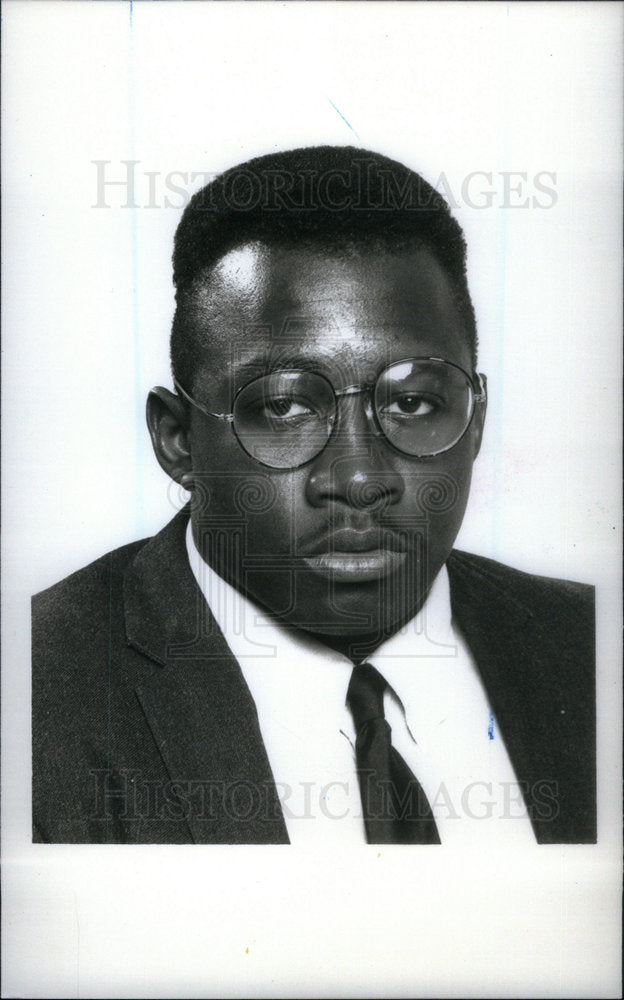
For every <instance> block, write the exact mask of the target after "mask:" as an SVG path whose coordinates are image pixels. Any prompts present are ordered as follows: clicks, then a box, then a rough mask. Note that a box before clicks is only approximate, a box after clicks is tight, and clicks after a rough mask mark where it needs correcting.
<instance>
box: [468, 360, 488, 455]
mask: <svg viewBox="0 0 624 1000" xmlns="http://www.w3.org/2000/svg"><path fill="white" fill-rule="evenodd" d="M481 381H482V383H483V399H482V400H478V401H477V402H476V403H475V411H474V414H473V417H472V427H471V431H472V441H473V448H474V455H473V461H474V460H475V458H476V457H477V455H478V454H479V452H480V450H481V442H482V440H483V428H484V426H485V414H486V411H487V382H486V378H485V375H481Z"/></svg>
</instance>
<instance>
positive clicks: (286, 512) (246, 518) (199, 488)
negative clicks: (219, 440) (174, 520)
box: [193, 448, 309, 557]
mask: <svg viewBox="0 0 624 1000" xmlns="http://www.w3.org/2000/svg"><path fill="white" fill-rule="evenodd" d="M228 452H229V449H227V450H223V451H221V452H219V451H218V450H217V449H215V450H214V451H211V454H210V459H209V460H210V468H209V471H199V470H198V471H194V479H195V490H194V497H193V507H194V519H195V521H196V523H197V524H198V525H199V524H201V526H202V528H203V530H204V531H215V530H217V531H218V532H219V534H220V535H224V536H225V535H227V536H229V537H230V539H231V541H232V544H233V545H235V546H236V547H237V548H238V549H239V552H240V553H241V555H244V556H252V557H253V556H256V557H257V556H275V555H279V556H287V555H294V554H295V552H296V537H297V535H300V534H301V533H302V531H305V530H306V525H307V523H308V516H309V508H308V505H307V504H306V502H305V482H304V481H303V480H302V477H301V475H299V474H298V473H297V472H296V471H295V472H288V473H283V472H282V473H278V472H276V471H274V470H272V469H269V468H264V467H263V466H261V465H258V463H256V462H252V461H251V460H249V464H248V463H247V461H246V459H245V455H244V454H243V453H242V452H241V449H240V448H238V454H237V453H233V454H228ZM241 456H242V457H241ZM198 465H199V469H203V470H206V468H207V465H208V461H207V459H206V457H205V458H204V461H203V462H202V463H201V464H200V463H198ZM234 539H236V541H234Z"/></svg>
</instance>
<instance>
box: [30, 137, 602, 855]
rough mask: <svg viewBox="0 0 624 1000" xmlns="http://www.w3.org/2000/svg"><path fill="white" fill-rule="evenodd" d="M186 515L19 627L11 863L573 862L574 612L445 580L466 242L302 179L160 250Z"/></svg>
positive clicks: (522, 593) (487, 582)
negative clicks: (466, 851)
mask: <svg viewBox="0 0 624 1000" xmlns="http://www.w3.org/2000/svg"><path fill="white" fill-rule="evenodd" d="M173 261H174V281H175V285H176V303H177V305H176V314H175V318H174V323H173V331H172V339H171V359H172V369H173V376H174V385H175V392H171V391H169V390H168V389H165V388H156V389H154V390H153V391H152V392H151V393H150V395H149V399H148V403H147V419H148V426H149V431H150V435H151V438H152V443H153V446H154V451H155V454H156V457H157V459H158V461H159V463H160V465H161V466H162V468H163V469H164V470H165V472H166V473H167V474H168V475H169V476H170V477H171V478H172V479H173V480H175V481H176V482H177V483H179V484H180V485H181V486H183V487H184V488H185V489H187V490H188V491H190V494H191V501H190V505H189V507H188V508H185V509H184V510H182V511H181V512H179V513H178V515H177V516H176V517H175V518H174V519H173V521H172V522H171V523H170V524H169V525H168V526H167V527H165V528H164V530H163V531H162V532H161V533H160V534H159V535H157V536H156V537H155V538H153V539H150V540H148V541H144V542H138V543H135V544H132V545H129V546H125V547H124V548H122V549H119V550H117V551H115V552H112V553H109V554H108V555H106V556H104V557H103V558H102V559H100V560H98V561H97V562H95V563H93V564H92V565H91V566H89V567H87V568H86V569H84V570H81V571H80V572H78V573H76V574H74V575H73V576H71V577H69V578H68V579H67V580H64V581H62V582H61V583H59V584H57V585H56V586H55V587H52V588H51V589H50V590H48V591H46V592H45V593H43V594H40V595H38V597H36V598H35V600H34V638H33V659H34V687H33V715H34V732H33V738H34V743H33V747H34V750H33V753H34V762H33V802H34V805H33V813H34V815H33V824H34V839H35V840H42V841H52V842H124V843H152V842H153V843H193V842H194V843H288V842H289V841H290V842H293V843H305V842H310V841H317V842H318V841H322V842H327V841H328V840H333V841H336V842H338V843H366V842H369V843H406V844H407V843H409V844H439V843H447V842H451V841H453V840H461V841H463V842H469V841H475V840H476V841H477V842H480V843H483V844H487V843H493V842H499V843H500V842H503V843H505V844H509V845H513V844H521V843H535V841H538V842H540V843H560V842H593V841H594V840H595V837H596V815H595V731H594V730H595V711H594V704H595V699H594V659H593V657H594V640H593V597H592V591H591V588H588V587H586V586H583V585H580V584H574V583H568V582H564V581H555V580H549V579H544V578H538V577H532V576H529V575H527V574H524V573H520V572H518V571H516V570H513V569H510V568H508V567H504V566H501V565H500V564H498V563H495V562H492V561H491V560H487V559H483V558H480V557H477V556H471V555H467V554H465V553H460V552H453V543H454V540H455V537H456V535H457V532H458V530H459V527H460V525H461V521H462V518H463V514H464V510H465V506H466V502H467V499H468V493H469V488H470V479H471V471H472V464H473V462H474V460H475V458H476V456H477V454H478V451H479V446H480V442H481V435H482V431H483V425H484V419H485V411H486V384H485V377H484V376H482V375H480V374H478V373H477V370H476V369H477V364H476V327H475V319H474V313H473V309H472V304H471V301H470V295H469V292H468V287H467V281H466V270H465V243H464V239H463V235H462V232H461V230H460V228H459V226H458V224H457V223H456V221H455V220H454V219H453V218H452V216H451V215H450V212H449V209H448V206H447V205H446V203H445V202H444V201H443V199H442V198H441V197H440V196H439V195H438V194H437V193H436V192H435V191H434V190H433V189H432V188H431V187H430V186H429V185H428V184H427V183H426V182H425V181H424V180H423V179H422V178H420V177H419V176H418V175H417V174H414V173H413V172H412V171H410V170H408V169H407V168H406V167H404V166H402V165H401V164H398V163H396V162H394V161H391V160H388V159H387V158H385V157H383V156H380V155H378V154H374V153H369V152H367V151H364V150H357V149H353V148H343V147H339V148H333V147H321V148H313V149H304V150H294V151H291V152H288V153H281V154H275V155H270V156H266V157H263V158H260V159H257V160H252V161H250V162H249V163H246V164H243V165H241V166H238V167H235V168H232V169H231V170H230V171H228V172H226V173H225V174H224V175H222V176H221V177H219V178H217V179H216V180H215V181H213V182H212V183H211V184H209V185H208V186H207V187H206V188H204V189H203V190H202V191H200V192H198V194H196V195H195V197H194V198H193V200H192V201H191V203H190V204H189V206H188V207H187V209H186V211H185V213H184V216H183V219H182V221H181V223H180V226H179V228H178V231H177V234H176V244H175V251H174V258H173Z"/></svg>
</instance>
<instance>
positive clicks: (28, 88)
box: [3, 0, 622, 997]
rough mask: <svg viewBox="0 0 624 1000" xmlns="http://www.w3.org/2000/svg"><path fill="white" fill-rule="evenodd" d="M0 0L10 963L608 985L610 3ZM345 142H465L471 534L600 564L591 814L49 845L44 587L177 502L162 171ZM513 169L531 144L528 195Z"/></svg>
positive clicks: (8, 976) (460, 167)
mask: <svg viewBox="0 0 624 1000" xmlns="http://www.w3.org/2000/svg"><path fill="white" fill-rule="evenodd" d="M3 20H4V23H3V29H4V70H3V76H4V112H3V129H4V135H3V139H4V142H3V147H4V150H5V152H4V165H3V176H4V199H3V200H4V237H3V238H4V248H3V259H4V272H3V312H4V322H3V326H4V336H3V342H4V375H3V432H4V433H3V443H4V449H3V451H4V454H3V464H4V477H3V478H4V516H3V527H4V533H3V534H4V558H3V574H4V586H3V593H4V600H3V624H4V631H5V651H4V664H5V695H4V699H3V711H4V718H3V731H4V748H5V764H4V772H3V775H4V781H3V783H4V802H3V820H4V823H5V830H4V868H5V880H6V881H5V907H4V910H5V916H4V924H5V985H4V995H5V996H32V997H34V996H37V997H38V996H41V997H44V996H46V997H54V996H90V997H95V996H109V995H110V996H119V997H125V996H141V997H148V996H149V997H151V996H154V997H158V996H167V997H169V996H189V997H191V996H193V997H195V996H197V997H199V996H251V995H258V996H269V995H276V996H278V995H279V996H282V995H283V996H287V995H293V994H294V995H297V996H304V995H305V996H314V995H317V996H318V995H327V996H330V995H334V996H357V995H361V996H364V995H379V996H381V995H386V996H472V995H474V996H492V997H495V996H514V997H515V996H517V997H526V996H540V997H545V996H549V997H550V996H553V997H557V996H590V995H593V996H617V995H618V993H619V989H618V983H619V979H618V967H617V958H616V956H617V952H618V943H619V941H618V926H617V913H618V910H617V906H618V905H619V886H618V881H617V879H618V874H617V872H618V860H617V858H618V832H617V830H618V822H619V821H618V816H619V811H618V806H617V802H615V801H614V796H613V794H612V791H613V789H614V788H615V787H619V783H618V777H617V775H618V763H617V758H618V754H617V749H616V750H614V747H615V748H617V725H618V722H619V710H618V707H617V706H618V705H619V699H618V685H617V680H616V678H617V669H616V668H617V655H616V650H617V640H614V639H613V636H614V635H615V632H614V631H613V625H614V624H615V625H616V624H617V622H616V621H615V618H616V617H617V615H618V614H619V612H618V610H617V609H618V608H619V602H618V600H617V594H618V588H619V573H618V552H619V545H620V530H619V524H620V518H619V491H618V481H619V441H620V430H619V428H620V420H619V403H620V392H621V390H620V343H621V332H620V297H619V280H620V272H621V250H620V237H619V233H620V228H619V227H620V217H621V198H620V184H621V175H620V170H621V168H620V160H621V132H620V120H621V106H620V80H621V52H620V38H621V27H622V25H621V22H622V9H621V5H620V4H617V3H606V4H603V3H593V4H592V3H572V4H568V3H559V4H555V3H546V4H542V3H536V4H510V5H507V4H499V3H490V4H487V3H453V4H450V3H449V4H437V3H429V4H424V3H396V4H395V3H366V4H365V3H287V4H282V3H249V4H242V3H240V4H238V3H219V4H216V3H215V4H213V3H202V2H198V3H186V4H185V3H173V2H171V3H153V2H140V3H135V4H134V6H133V9H132V10H131V8H130V5H129V4H126V3H123V2H118V3H117V2H116V3H108V2H100V3H91V2H84V3H78V2H71V3H60V2H51V0H50V2H45V3H42V2H37V3H33V2H21V0H8V2H6V3H5V4H4V6H3ZM336 109H338V110H336ZM343 116H344V117H343ZM344 119H346V120H347V122H348V123H349V124H347V122H345V120H344ZM325 142H328V143H337V144H354V145H357V146H360V145H361V146H364V147H369V148H373V149H376V150H379V151H380V152H383V153H385V154H387V155H390V156H393V157H395V158H397V159H399V160H402V161H403V162H405V163H407V164H408V165H409V166H411V167H413V168H415V169H416V170H418V171H419V172H421V173H422V174H423V175H424V176H425V177H426V178H427V179H428V180H429V181H430V182H432V183H434V184H436V183H437V182H438V181H439V179H440V175H441V174H443V175H444V178H445V185H446V188H445V187H444V186H443V187H442V190H443V193H446V194H448V193H449V191H450V192H451V194H452V195H453V197H454V200H455V202H456V203H457V205H456V212H455V214H456V215H457V217H458V219H459V221H460V223H461V224H462V225H463V226H464V229H465V232H466V236H467V239H468V245H469V280H470V286H471V290H472V294H473V299H474V303H475V309H476V313H477V319H478V325H479V335H480V343H481V350H480V366H479V367H480V370H482V371H485V372H487V374H488V376H489V389H490V408H489V413H488V425H487V431H486V436H485V441H484V446H483V451H482V453H481V456H480V458H479V460H478V463H477V468H476V473H475V480H474V486H473V494H472V498H471V502H470V506H469V509H468V513H467V515H466V519H465V522H464V527H463V528H462V532H461V534H460V537H459V539H458V545H459V546H460V547H463V548H466V549H469V550H472V551H476V552H479V553H482V554H484V555H489V556H492V557H493V558H496V559H500V560H501V561H503V562H508V563H510V564H512V565H516V566H518V567H520V568H522V569H526V570H529V571H532V572H537V573H543V574H545V575H550V576H561V577H568V578H572V579H578V580H583V581H586V582H590V583H594V584H596V585H597V587H598V619H599V626H600V641H599V684H600V688H599V755H600V758H599V759H600V764H601V799H600V803H601V806H600V809H601V811H600V822H601V827H600V829H601V845H600V846H599V847H598V848H580V847H574V848H544V847H542V848H539V849H538V848H537V847H536V848H535V849H534V850H533V851H531V852H530V856H528V855H527V856H526V857H524V856H522V857H516V858H513V859H512V858H510V857H509V856H504V857H503V856H502V855H501V856H500V857H498V856H497V857H488V858H484V857H481V856H471V855H469V854H468V853H466V852H462V853H460V854H457V853H452V854H449V852H448V851H447V850H446V849H445V851H444V856H442V854H440V855H438V856H437V857H435V858H434V857H427V856H425V854H424V853H423V852H414V854H413V855H408V854H407V853H406V852H405V851H402V852H401V851H399V852H397V851H396V850H395V851H392V850H387V849H386V850H384V854H383V856H380V855H379V854H378V852H377V851H376V849H373V848H370V849H363V851H362V852H361V853H355V854H354V853H353V852H351V853H350V854H349V855H346V854H345V855H344V856H341V855H339V856H336V854H335V853H334V854H332V855H331V856H328V855H327V854H324V853H323V852H322V851H320V850H319V852H318V853H315V854H314V855H312V854H306V855H305V856H301V855H300V854H298V855H297V856H295V852H293V851H290V852H288V851H285V850H284V849H272V848H269V849H258V848H254V849H251V848H247V849H245V848H243V849H240V848H238V849H237V848H228V849H223V848H197V847H196V848H189V849H188V850H187V849H180V848H178V849H173V848H165V849H163V848H131V849H126V848H122V847H119V848H115V847H106V848H95V847H82V848H68V847H60V846H56V847H40V846H32V845H30V844H29V843H28V841H29V815H28V809H29V735H28V704H29V677H28V670H29V667H28V661H29V637H28V598H29V595H30V594H32V593H33V592H35V591H37V590H40V589H42V588H43V587H45V586H48V585H49V584H51V583H53V582H55V581H56V580H58V579H60V578H61V577H63V576H65V575H67V573H69V572H71V571H73V570H74V569H77V568H79V567H80V566H82V565H84V564H85V563H87V562H89V561H90V560H91V559H94V558H96V557H97V556H98V555H100V554H102V553H103V552H105V551H107V550H108V549H110V548H112V547H115V546H117V545H120V544H123V543H124V542H127V541H131V540H134V539H135V538H139V537H143V536H146V535H149V534H152V533H154V532H155V531H156V530H158V529H159V528H160V527H161V526H162V525H163V524H164V523H165V522H166V521H167V520H168V519H169V517H170V516H171V514H172V512H173V510H172V507H173V505H174V501H173V496H172V494H171V493H170V492H168V484H167V481H166V478H165V477H164V475H163V473H162V472H161V471H160V470H159V469H158V467H157V466H156V462H155V460H154V458H153V456H152V454H151V448H150V445H149V439H148V436H147V432H146V430H145V427H144V419H143V408H144V399H145V395H146V392H147V391H148V389H149V388H150V387H151V386H152V385H153V384H155V383H163V384H166V385H170V377H169V364H168V335H169V327H170V322H171V317H172V310H173V291H172V285H171V278H170V256H171V246H172V237H173V233H174V231H175V227H176V225H177V223H178V222H179V219H180V215H181V204H182V199H181V197H180V196H179V195H175V194H174V193H172V191H171V190H167V181H166V178H167V176H170V175H171V174H172V172H173V171H181V172H182V173H183V174H186V175H188V174H189V173H190V172H193V171H197V172H200V171H208V172H211V173H212V172H217V171H219V170H221V169H223V168H225V167H227V166H229V165H231V164H233V163H236V162H240V161H242V160H244V159H248V158H249V157H251V156H254V155H258V154H261V153H264V152H269V151H271V150H277V149H283V148H288V147H293V146H298V145H311V144H316V143H325ZM95 160H106V161H109V165H108V166H107V168H106V170H107V177H108V178H109V179H111V180H112V179H116V180H119V179H121V178H123V177H124V176H125V167H124V166H123V164H122V162H121V161H123V160H137V161H139V162H138V164H137V165H136V168H135V177H136V188H135V201H136V204H137V205H138V206H139V207H137V208H135V209H132V208H122V207H121V206H122V205H123V204H125V202H126V195H125V194H124V193H123V192H122V191H121V188H118V187H117V188H115V187H110V188H108V189H107V190H106V192H105V195H104V201H105V202H106V203H107V204H108V205H109V206H110V207H109V208H104V207H94V206H97V204H98V202H99V203H100V204H101V201H102V198H101V193H100V192H98V188H97V168H96V166H95V165H94V163H93V161H95ZM477 171H478V172H483V174H485V175H491V179H489V178H488V177H483V176H475V177H473V178H472V180H471V181H470V182H467V181H466V178H468V176H469V175H471V174H475V172H477ZM505 171H514V172H519V173H522V174H526V180H525V181H524V182H523V186H522V190H521V191H520V192H519V193H512V194H511V195H510V196H508V197H505V188H504V184H505V182H504V178H503V172H505ZM148 172H151V173H152V174H153V177H152V181H151V183H152V184H153V192H154V193H153V194H150V190H149V186H148V185H149V181H148V177H147V174H148ZM541 172H549V174H551V175H552V174H553V173H554V174H555V175H556V180H555V181H554V182H553V180H552V177H550V178H548V180H545V181H544V183H547V184H548V185H549V187H551V188H553V187H554V189H555V197H552V196H546V195H544V194H540V192H539V191H538V190H537V189H536V186H535V180H534V179H535V176H536V175H537V174H540V173H541ZM170 180H171V182H172V183H175V184H177V185H178V186H180V187H182V188H184V189H186V190H187V191H188V192H189V193H191V192H192V191H193V190H195V189H196V188H197V187H198V186H200V185H201V181H199V180H197V181H195V182H191V181H190V180H189V181H186V182H185V181H184V180H183V179H182V178H180V177H176V178H170ZM517 182H518V179H517V178H516V180H514V181H513V182H512V186H515V185H516V184H517ZM466 183H469V184H470V187H469V188H468V199H467V198H466V196H465V195H466V188H465V186H464V189H463V191H462V185H465V184H466ZM488 190H489V191H492V192H493V195H492V196H491V197H490V198H489V199H488V198H487V197H485V196H484V192H485V191H488ZM166 196H168V197H169V199H170V202H171V207H168V206H167V205H166V204H165V197H166ZM527 197H528V199H529V203H528V204H527V205H525V204H524V202H525V200H526V198H527ZM533 197H536V198H537V200H538V201H540V202H541V203H542V204H543V205H546V206H549V207H539V206H538V205H536V204H534V203H533V201H532V199H533ZM471 201H472V202H473V204H470V202H471ZM510 202H511V203H512V204H513V206H514V207H510ZM150 203H151V204H155V207H146V206H148V205H149V204H150ZM475 203H480V204H482V205H483V207H480V208H477V207H474V205H475ZM506 204H507V207H506ZM247 948H248V949H249V951H248V952H247V951H246V949H247Z"/></svg>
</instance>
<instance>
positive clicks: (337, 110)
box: [327, 97, 360, 140]
mask: <svg viewBox="0 0 624 1000" xmlns="http://www.w3.org/2000/svg"><path fill="white" fill-rule="evenodd" d="M327 100H328V101H329V103H330V104H331V106H332V108H333V109H334V111H335V112H336V114H337V115H340V117H341V118H342V120H343V122H344V123H345V125H346V126H347V128H350V129H351V131H352V132H353V134H354V136H355V137H356V139H358V140H359V138H360V137H359V135H358V134H357V132H356V131H355V129H354V128H353V125H351V123H350V122H348V121H347V119H346V118H345V116H344V115H343V113H342V111H341V110H340V109H339V108H337V107H336V105H335V104H334V102H333V101H332V99H331V97H328V98H327Z"/></svg>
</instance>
